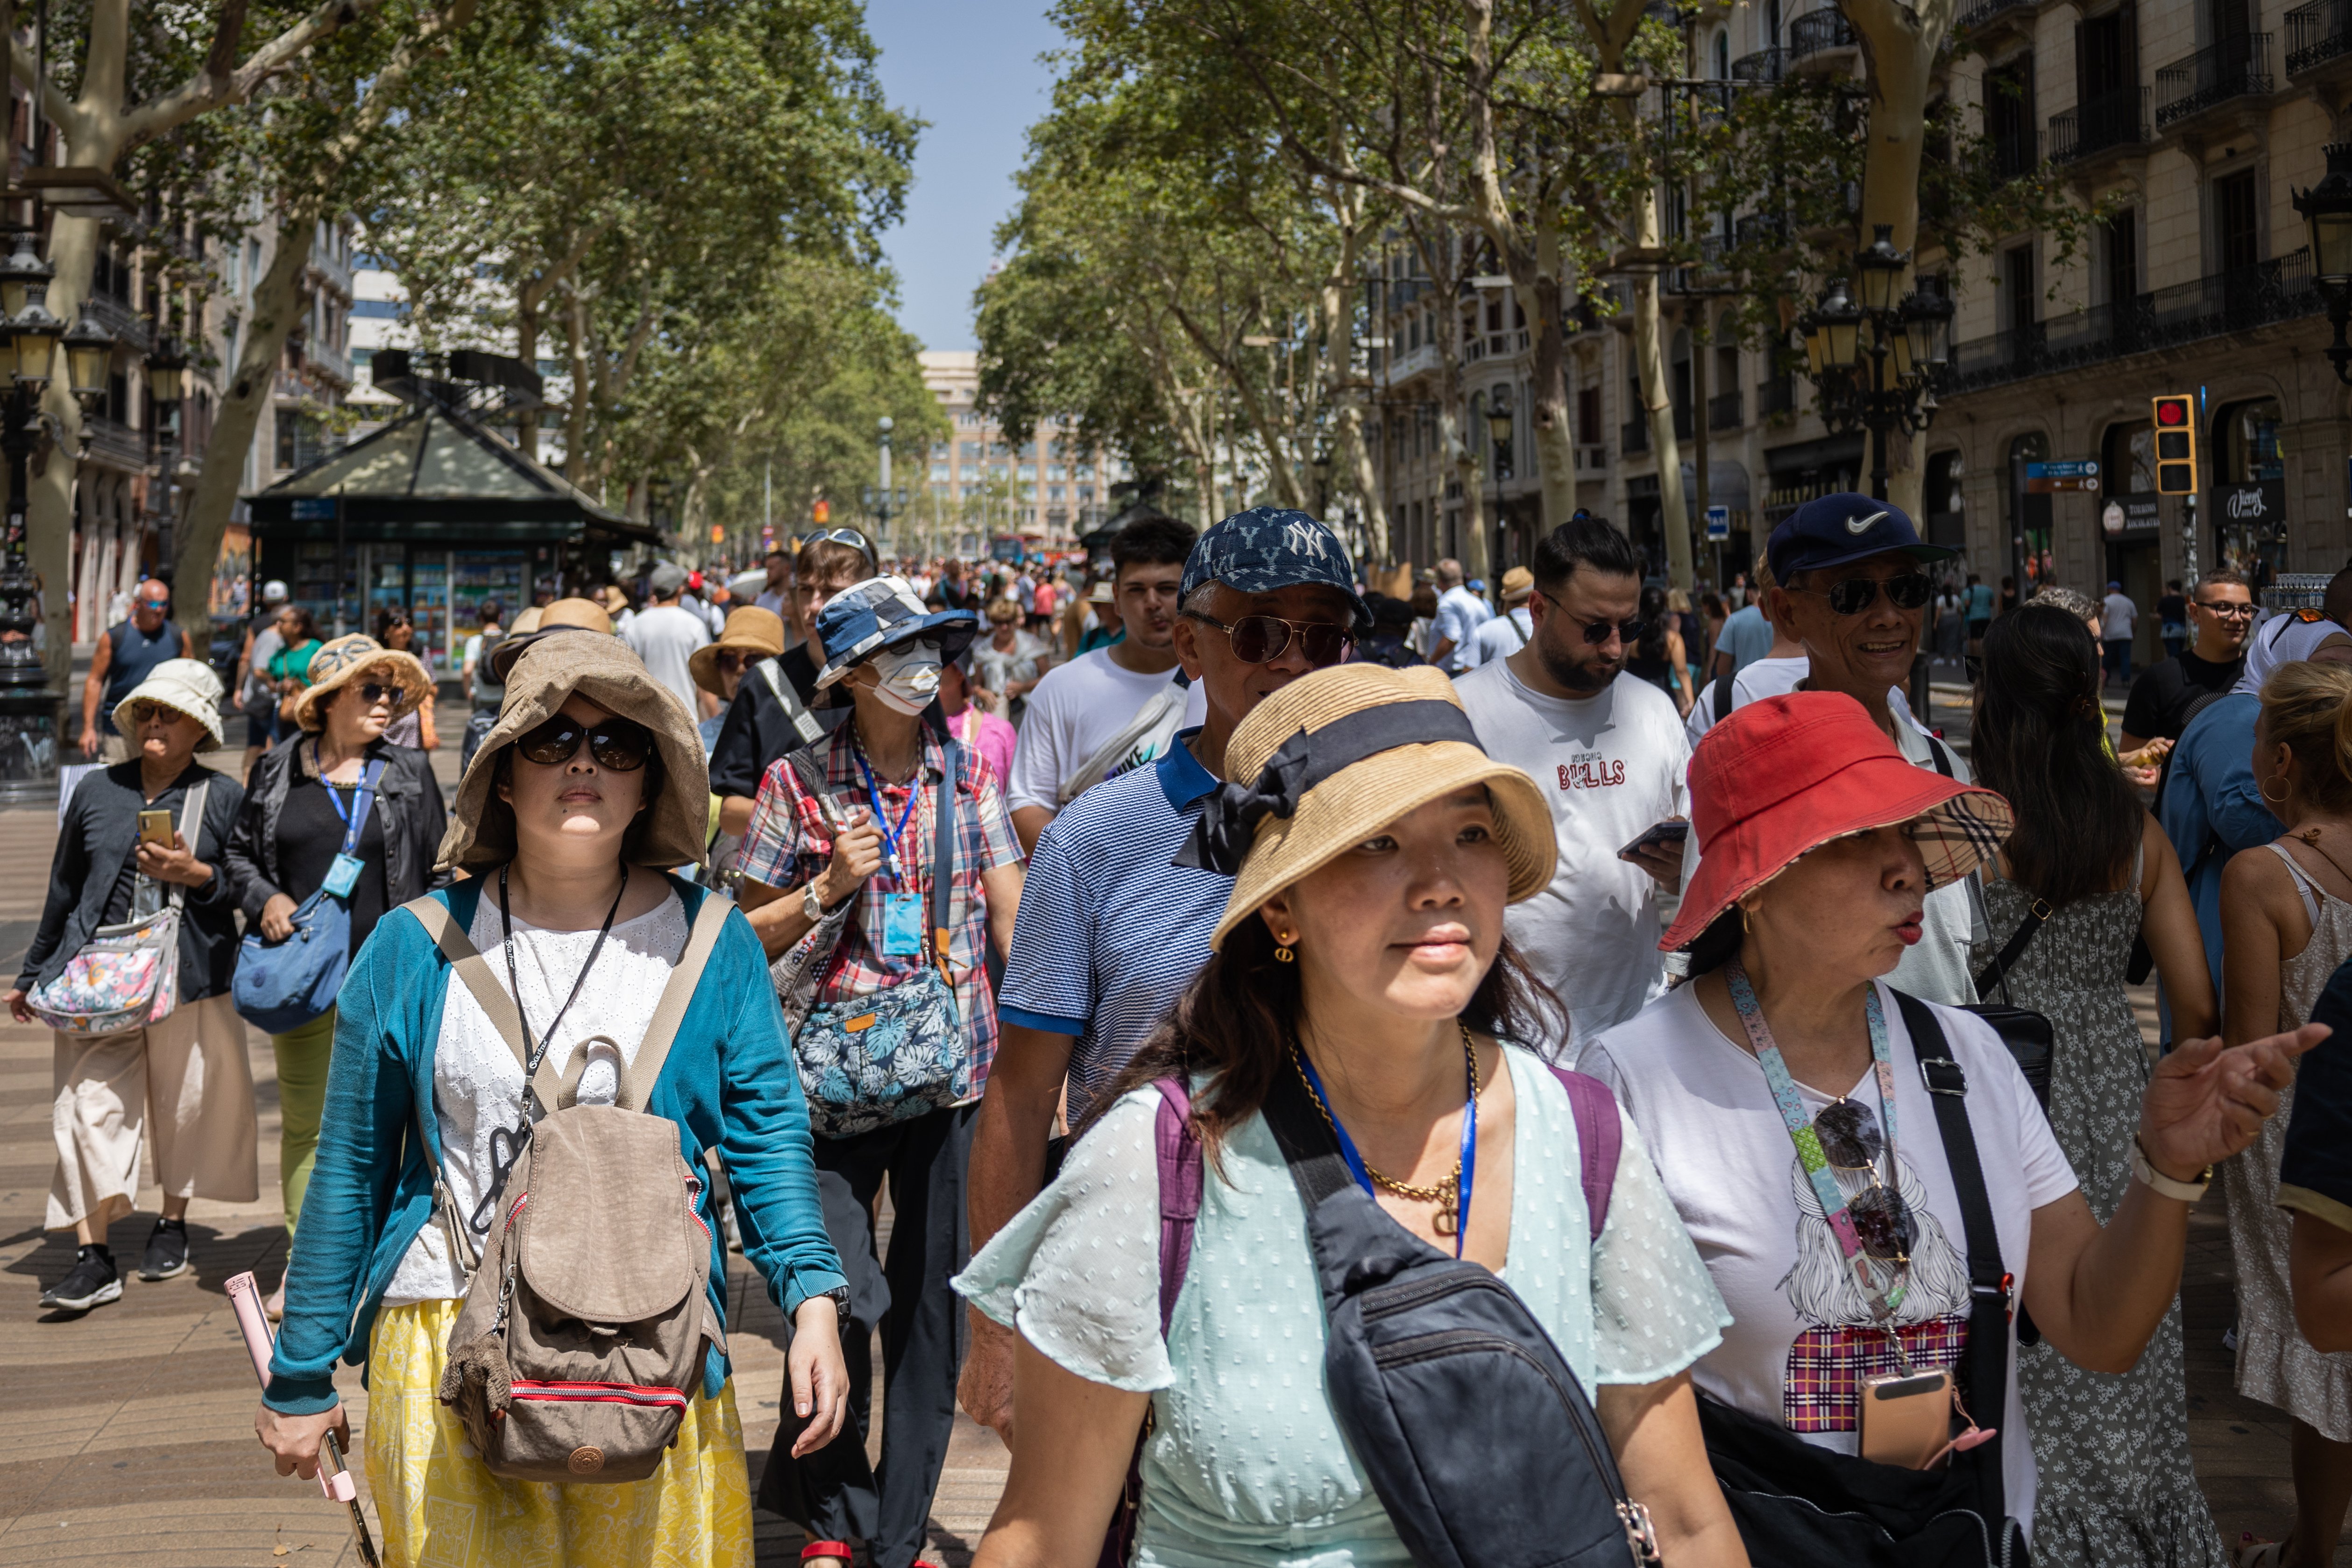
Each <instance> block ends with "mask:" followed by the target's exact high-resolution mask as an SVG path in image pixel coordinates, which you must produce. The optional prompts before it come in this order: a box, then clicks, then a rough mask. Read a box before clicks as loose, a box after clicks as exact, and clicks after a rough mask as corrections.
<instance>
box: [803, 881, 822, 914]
mask: <svg viewBox="0 0 2352 1568" xmlns="http://www.w3.org/2000/svg"><path fill="white" fill-rule="evenodd" d="M801 913H803V914H804V915H806V916H808V918H809V919H810V920H811V921H821V920H823V919H824V900H823V899H821V898H819V897H817V892H816V879H815V878H814V877H811V878H810V879H808V880H807V881H805V882H803V883H802V884H801Z"/></svg>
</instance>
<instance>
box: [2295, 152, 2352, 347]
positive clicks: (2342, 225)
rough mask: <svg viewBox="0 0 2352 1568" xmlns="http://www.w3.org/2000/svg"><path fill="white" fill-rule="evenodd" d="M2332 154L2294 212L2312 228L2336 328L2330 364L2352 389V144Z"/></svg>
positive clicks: (2319, 275) (2318, 274) (2317, 273)
mask: <svg viewBox="0 0 2352 1568" xmlns="http://www.w3.org/2000/svg"><path fill="white" fill-rule="evenodd" d="M2326 153H2327V173H2326V175H2325V176H2324V177H2323V178H2322V179H2321V180H2320V182H2319V184H2315V185H2314V186H2312V187H2311V188H2310V189H2309V190H2307V191H2296V192H2295V193H2294V210H2295V211H2297V212H2299V213H2301V214H2302V215H2303V218H2304V222H2305V223H2306V224H2308V225H2310V226H2311V270H2312V276H2313V279H2314V280H2315V281H2316V282H2317V283H2318V285H2319V292H2320V295H2321V297H2322V298H2324V299H2326V301H2327V320H2328V321H2329V322H2330V323H2331V324H2332V325H2333V326H2334V327H2335V328H2336V341H2335V342H2333V343H2331V344H2329V345H2328V348H2327V362H2328V363H2330V364H2332V365H2334V366H2335V367H2336V380H2338V381H2340V382H2342V383H2344V384H2346V385H2347V386H2352V343H2347V342H2346V341H2345V326H2346V324H2347V321H2352V142H2335V143H2332V144H2331V145H2330V146H2329V147H2328V148H2327V149H2326Z"/></svg>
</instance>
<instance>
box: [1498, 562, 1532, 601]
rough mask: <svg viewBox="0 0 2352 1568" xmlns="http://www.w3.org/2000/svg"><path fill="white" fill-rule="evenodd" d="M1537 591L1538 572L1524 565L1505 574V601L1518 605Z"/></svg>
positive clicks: (1515, 567)
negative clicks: (1529, 569) (1533, 571)
mask: <svg viewBox="0 0 2352 1568" xmlns="http://www.w3.org/2000/svg"><path fill="white" fill-rule="evenodd" d="M1535 591H1536V574H1534V573H1532V572H1530V571H1528V569H1527V568H1526V567H1524V566H1514V567H1512V568H1511V569H1510V570H1509V571H1508V572H1506V573H1504V574H1503V603H1505V604H1507V605H1516V604H1517V603H1518V602H1519V601H1520V600H1522V599H1524V598H1527V597H1528V595H1532V594H1533V593H1534V592H1535Z"/></svg>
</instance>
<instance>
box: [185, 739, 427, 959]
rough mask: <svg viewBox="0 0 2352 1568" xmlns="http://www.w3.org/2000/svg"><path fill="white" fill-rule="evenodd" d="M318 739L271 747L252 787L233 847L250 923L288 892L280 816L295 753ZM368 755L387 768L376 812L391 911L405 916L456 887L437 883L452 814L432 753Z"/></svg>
mask: <svg viewBox="0 0 2352 1568" xmlns="http://www.w3.org/2000/svg"><path fill="white" fill-rule="evenodd" d="M312 739H313V737H312V736H310V735H308V734H300V735H295V736H291V737H289V739H287V740H284V741H281V742H278V744H277V745H275V746H273V747H271V748H270V749H269V751H268V752H267V753H266V754H265V755H264V756H263V757H262V759H261V760H260V761H259V762H257V763H255V764H254V765H253V781H252V788H251V789H250V790H249V791H248V792H247V795H246V797H245V809H244V810H243V811H241V812H239V813H238V814H237V818H236V832H234V833H232V834H231V835H230V836H229V841H228V864H229V869H230V872H231V874H232V875H233V876H234V877H235V878H236V901H237V903H238V905H239V906H240V907H241V908H242V909H243V910H245V913H246V918H247V920H249V921H259V920H260V919H261V910H262V908H263V906H265V905H266V904H268V902H269V900H271V899H273V898H275V897H277V896H278V893H280V892H282V891H283V890H284V889H281V888H280V887H279V886H278V879H279V878H280V876H281V875H282V873H281V872H280V871H279V869H278V864H279V862H278V814H279V813H281V812H283V811H284V810H285V809H286V791H287V788H288V784H289V781H290V780H291V778H292V776H293V773H292V770H293V769H294V768H295V767H296V766H297V765H298V764H297V763H296V762H295V758H294V753H295V752H296V750H297V748H299V747H302V746H307V745H309V744H310V742H311V741H312ZM366 755H367V758H368V760H369V761H370V762H374V761H377V760H379V759H381V760H382V761H383V778H382V779H380V780H378V781H377V784H376V790H375V809H376V812H377V813H378V815H379V816H380V818H381V820H382V821H383V883H384V894H385V907H386V908H387V909H397V908H398V907H400V906H401V905H402V904H404V903H406V902H408V900H411V899H414V898H416V897H418V896H420V895H422V894H423V893H425V891H427V890H428V889H433V888H438V887H442V886H444V885H445V884H446V882H447V881H448V879H447V878H446V877H443V878H439V879H436V878H435V876H434V874H433V860H434V857H435V856H436V855H437V854H438V853H439V852H440V849H441V835H442V832H443V830H444V829H446V827H447V826H449V810H448V807H446V805H443V804H442V802H441V784H440V781H439V780H437V779H436V778H435V777H434V776H433V760H432V756H431V754H430V753H429V752H420V751H418V750H416V749H415V747H414V746H396V745H394V744H393V743H392V742H389V741H383V740H379V741H377V742H375V743H374V744H373V745H371V746H369V747H368V749H367V753H366Z"/></svg>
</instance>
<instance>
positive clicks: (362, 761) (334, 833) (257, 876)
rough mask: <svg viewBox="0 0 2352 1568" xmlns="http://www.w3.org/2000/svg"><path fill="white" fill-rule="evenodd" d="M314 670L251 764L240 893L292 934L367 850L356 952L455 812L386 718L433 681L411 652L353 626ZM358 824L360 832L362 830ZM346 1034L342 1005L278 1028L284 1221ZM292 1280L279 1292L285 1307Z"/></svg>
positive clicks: (357, 885)
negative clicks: (286, 725) (288, 731)
mask: <svg viewBox="0 0 2352 1568" xmlns="http://www.w3.org/2000/svg"><path fill="white" fill-rule="evenodd" d="M305 678H306V679H308V681H309V682H310V684H309V685H307V686H305V687H304V688H303V689H302V690H301V692H300V694H299V695H298V696H297V697H296V698H295V699H294V700H293V708H292V713H291V717H292V719H293V721H294V723H295V724H296V725H297V726H298V731H297V733H296V734H295V735H294V736H293V737H292V738H291V739H289V740H286V741H282V742H278V745H277V746H275V747H273V748H272V749H271V750H270V751H269V752H267V753H266V754H265V755H264V756H263V757H262V759H261V761H260V762H259V763H256V764H255V765H254V770H253V776H252V779H251V781H250V783H249V785H248V792H247V795H246V797H245V805H244V808H243V810H242V811H241V812H240V813H239V814H238V816H237V822H236V833H235V834H234V835H233V836H232V837H230V839H229V845H228V865H229V869H230V873H231V875H232V876H233V877H234V878H235V879H236V889H237V902H238V903H239V904H240V905H242V906H243V908H244V910H245V918H246V923H247V928H248V930H250V929H251V928H253V927H255V926H258V927H259V929H260V931H261V934H262V938H263V940H264V941H266V942H284V941H286V940H287V939H288V938H289V937H290V936H292V935H293V934H294V915H295V912H296V910H299V908H300V907H301V905H302V903H303V901H304V900H308V899H309V898H310V897H311V895H313V894H315V893H318V892H319V891H320V889H322V888H328V887H329V884H330V879H331V878H337V879H340V876H339V873H338V872H337V869H336V868H337V866H338V864H339V862H340V860H341V857H342V856H344V855H345V854H349V855H351V856H352V858H355V859H356V860H357V861H358V868H357V871H356V874H355V875H354V876H352V877H351V878H350V879H349V881H348V885H347V887H346V888H345V889H344V890H343V891H342V892H341V893H340V894H336V893H334V892H332V891H331V890H330V893H329V896H330V897H341V899H342V900H343V902H344V905H345V907H346V908H347V909H348V910H350V912H351V951H352V952H354V953H356V952H358V951H359V950H360V947H361V944H362V943H363V942H366V941H367V939H368V933H369V932H370V931H373V930H374V929H375V923H376V921H379V920H381V919H382V918H383V913H384V911H385V910H391V909H396V908H398V907H399V906H400V905H401V904H403V903H405V902H406V901H407V900H410V899H413V898H415V897H416V895H417V894H419V893H421V892H423V891H424V890H425V888H426V887H427V886H429V885H430V881H431V878H432V874H433V851H434V847H435V846H436V844H438V843H439V842H440V838H441V830H442V827H443V825H444V824H445V823H446V820H447V814H446V811H445V809H444V808H443V806H442V804H441V785H440V784H439V783H438V782H436V780H435V778H434V776H433V764H432V759H431V757H430V756H429V755H428V754H427V753H425V752H420V751H418V750H416V749H415V748H414V747H410V746H401V745H395V744H394V743H393V742H391V741H390V740H388V739H386V738H385V735H384V731H385V730H386V729H388V728H389V727H390V726H391V724H392V722H393V721H394V720H395V719H397V718H399V717H400V716H401V715H402V714H404V713H406V712H407V711H409V710H411V709H412V708H414V707H415V705H416V704H417V702H418V701H419V700H422V699H423V697H424V696H425V693H426V692H427V691H429V690H431V689H432V681H431V679H430V678H428V677H427V676H426V675H425V667H424V666H423V665H421V664H419V663H418V662H417V661H416V658H415V655H413V654H406V653H401V652H398V651H397V650H394V649H392V648H387V647H384V646H383V644H382V643H379V642H377V641H376V640H375V638H373V637H367V636H365V635H363V634H361V633H358V632H354V633H352V635H351V636H349V637H337V638H335V639H334V640H333V641H331V642H329V643H327V644H325V645H324V646H323V647H320V649H319V651H318V652H316V653H314V654H312V655H311V656H310V666H309V668H308V669H307V671H306V672H305ZM354 826H356V828H357V832H356V833H354V832H353V831H352V829H353V828H354ZM334 1040H335V1013H334V1009H333V1008H329V1009H328V1010H327V1011H326V1012H324V1013H321V1014H320V1015H319V1016H317V1017H316V1018H313V1019H311V1020H310V1022H308V1023H306V1024H303V1025H300V1026H298V1027H295V1028H292V1029H288V1030H286V1031H285V1032H283V1033H281V1034H275V1035H272V1036H270V1037H269V1047H270V1049H271V1051H272V1052H273V1053H274V1054H275V1055H276V1057H277V1058H278V1113H279V1118H280V1121H279V1131H278V1184H279V1186H280V1187H281V1188H282V1189H283V1193H284V1196H285V1201H286V1234H287V1235H288V1237H292V1236H293V1234H294V1229H295V1226H296V1223H297V1222H298V1221H299V1219H300V1218H301V1214H302V1194H303V1192H304V1190H305V1189H306V1188H307V1187H308V1186H309V1184H310V1162H311V1158H312V1155H313V1153H314V1152H315V1151H316V1150H317V1147H318V1142H319V1113H320V1105H321V1104H322V1103H323V1102H324V1100H325V1097H326V1092H327V1063H328V1058H329V1057H330V1056H331V1053H332V1050H333V1047H334ZM283 1291H284V1287H283V1286H282V1285H281V1286H280V1287H279V1289H278V1290H276V1291H273V1292H271V1295H270V1299H269V1302H268V1305H269V1306H270V1307H271V1308H272V1310H275V1309H276V1308H277V1306H278V1304H279V1302H280V1301H281V1300H282V1299H283Z"/></svg>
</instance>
